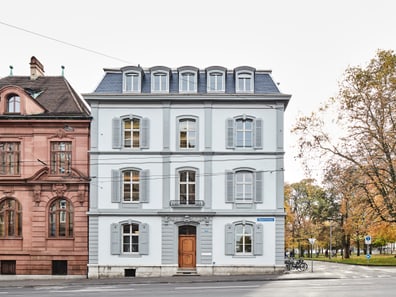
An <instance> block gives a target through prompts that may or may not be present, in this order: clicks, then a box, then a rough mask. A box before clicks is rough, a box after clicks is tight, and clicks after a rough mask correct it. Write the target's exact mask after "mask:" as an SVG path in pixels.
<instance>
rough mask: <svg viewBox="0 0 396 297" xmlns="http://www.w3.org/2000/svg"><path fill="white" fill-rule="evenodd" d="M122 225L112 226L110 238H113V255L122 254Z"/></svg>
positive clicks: (115, 224)
mask: <svg viewBox="0 0 396 297" xmlns="http://www.w3.org/2000/svg"><path fill="white" fill-rule="evenodd" d="M120 227H121V226H120V224H117V223H114V224H111V230H110V236H111V248H110V250H111V254H112V255H119V254H121V234H120V232H121V228H120Z"/></svg>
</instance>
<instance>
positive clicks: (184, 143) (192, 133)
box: [179, 119, 197, 149]
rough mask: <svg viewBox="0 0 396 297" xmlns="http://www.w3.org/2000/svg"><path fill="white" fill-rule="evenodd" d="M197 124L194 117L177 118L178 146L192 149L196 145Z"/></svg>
mask: <svg viewBox="0 0 396 297" xmlns="http://www.w3.org/2000/svg"><path fill="white" fill-rule="evenodd" d="M196 130H197V125H196V120H195V119H180V120H179V148H180V149H194V148H196V146H197V131H196Z"/></svg>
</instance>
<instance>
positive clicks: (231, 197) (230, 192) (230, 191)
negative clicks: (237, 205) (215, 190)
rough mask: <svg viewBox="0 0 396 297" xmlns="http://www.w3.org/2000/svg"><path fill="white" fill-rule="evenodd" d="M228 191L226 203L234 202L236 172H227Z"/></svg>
mask: <svg viewBox="0 0 396 297" xmlns="http://www.w3.org/2000/svg"><path fill="white" fill-rule="evenodd" d="M225 176H226V189H225V196H226V202H229V203H232V202H234V172H232V171H226V174H225Z"/></svg>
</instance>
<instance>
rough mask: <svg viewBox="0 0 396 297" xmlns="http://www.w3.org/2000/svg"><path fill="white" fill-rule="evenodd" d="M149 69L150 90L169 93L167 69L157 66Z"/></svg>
mask: <svg viewBox="0 0 396 297" xmlns="http://www.w3.org/2000/svg"><path fill="white" fill-rule="evenodd" d="M150 71H151V92H152V93H169V69H167V68H165V67H160V66H157V67H155V68H152V69H150Z"/></svg>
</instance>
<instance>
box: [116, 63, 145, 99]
mask: <svg viewBox="0 0 396 297" xmlns="http://www.w3.org/2000/svg"><path fill="white" fill-rule="evenodd" d="M121 71H122V73H123V87H122V88H123V92H124V93H140V92H141V89H142V76H143V69H142V68H141V67H140V66H138V67H136V66H127V67H124V68H122V69H121Z"/></svg>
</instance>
